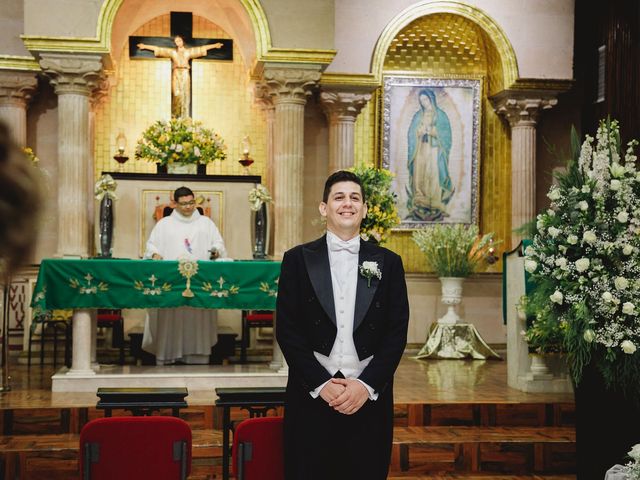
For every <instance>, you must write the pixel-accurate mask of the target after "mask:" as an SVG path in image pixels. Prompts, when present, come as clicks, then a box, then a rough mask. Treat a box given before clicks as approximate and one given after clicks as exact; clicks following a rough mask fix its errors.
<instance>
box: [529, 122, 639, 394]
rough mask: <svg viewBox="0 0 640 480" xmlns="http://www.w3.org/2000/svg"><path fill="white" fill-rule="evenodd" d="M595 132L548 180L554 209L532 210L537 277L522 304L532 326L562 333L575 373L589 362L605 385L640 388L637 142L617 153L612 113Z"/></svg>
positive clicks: (531, 270)
mask: <svg viewBox="0 0 640 480" xmlns="http://www.w3.org/2000/svg"><path fill="white" fill-rule="evenodd" d="M596 138H597V141H596V142H595V144H594V139H593V138H591V137H589V136H586V140H585V141H584V143H583V144H582V147H581V149H580V154H579V158H577V161H575V162H573V163H572V164H570V165H569V169H568V171H567V172H566V173H564V174H561V175H559V176H558V185H556V186H553V187H551V189H550V191H549V194H548V197H549V199H550V200H551V205H550V208H549V210H550V211H552V212H553V214H550V213H549V211H546V212H543V213H541V214H540V215H538V217H537V222H536V226H537V232H536V234H535V236H534V239H533V244H532V246H531V247H530V248H528V249H527V250H526V252H525V255H526V257H525V261H524V265H525V269H526V270H527V272H529V273H530V274H531V276H532V280H533V281H534V283H535V285H536V288H535V292H534V293H533V294H532V295H531V297H530V298H529V301H528V302H527V312H528V313H529V314H530V315H532V316H535V317H534V318H535V320H534V321H533V324H532V325H530V328H531V329H537V331H538V332H540V331H544V330H545V329H546V334H548V338H552V337H554V335H555V336H556V338H561V341H562V344H563V346H564V347H563V349H564V350H565V351H566V352H567V353H568V355H569V362H570V367H571V370H572V373H573V375H574V378H575V380H576V381H579V380H580V378H581V374H582V369H583V367H584V366H585V365H587V364H589V363H592V364H595V365H597V366H598V368H599V370H600V371H601V372H602V374H603V376H604V378H605V380H606V381H607V383H608V385H609V386H617V387H621V388H623V389H625V391H626V392H627V393H631V394H632V395H633V394H634V392H636V393H640V387H639V384H640V354H638V353H636V349H637V346H638V345H640V316H639V315H638V312H637V309H636V305H639V304H640V303H639V302H640V254H639V252H640V172H639V171H638V170H637V169H636V159H637V158H636V156H635V154H634V148H635V146H636V145H637V143H638V142H636V141H635V140H634V141H631V142H629V144H628V147H627V150H626V153H625V155H624V159H622V158H621V155H620V154H619V153H618V152H619V151H620V150H619V148H620V145H619V142H620V140H619V138H620V137H619V127H618V123H617V122H616V121H610V122H609V121H607V122H601V124H600V127H599V129H598V133H597V136H596ZM574 144H575V142H574ZM576 157H577V155H576ZM621 162H622V163H621ZM541 338H544V335H543V336H542V337H541ZM537 347H542V349H544V345H538V346H537Z"/></svg>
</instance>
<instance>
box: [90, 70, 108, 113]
mask: <svg viewBox="0 0 640 480" xmlns="http://www.w3.org/2000/svg"><path fill="white" fill-rule="evenodd" d="M112 86H113V83H112V77H110V76H108V75H104V76H102V77H101V78H99V79H98V80H97V81H96V85H95V87H94V88H93V90H91V96H90V97H89V103H90V104H91V108H92V109H96V108H97V107H98V106H99V105H100V104H101V103H104V101H105V100H106V99H107V98H109V90H110V89H111V87H112Z"/></svg>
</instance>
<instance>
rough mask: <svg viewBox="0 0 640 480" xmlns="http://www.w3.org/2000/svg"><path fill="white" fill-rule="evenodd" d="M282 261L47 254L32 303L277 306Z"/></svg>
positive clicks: (59, 306) (63, 305) (69, 305)
mask: <svg viewBox="0 0 640 480" xmlns="http://www.w3.org/2000/svg"><path fill="white" fill-rule="evenodd" d="M279 277H280V262H271V261H234V262H208V261H199V262H195V261H175V260H174V261H169V260H160V261H157V260H128V259H89V260H70V259H46V260H43V261H42V264H41V265H40V272H39V273H38V281H37V283H36V287H35V291H34V293H33V300H32V302H31V306H32V307H34V309H35V310H36V312H38V311H45V310H53V309H68V308H173V307H182V306H190V307H199V308H217V309H238V310H275V307H276V295H277V293H278V279H279Z"/></svg>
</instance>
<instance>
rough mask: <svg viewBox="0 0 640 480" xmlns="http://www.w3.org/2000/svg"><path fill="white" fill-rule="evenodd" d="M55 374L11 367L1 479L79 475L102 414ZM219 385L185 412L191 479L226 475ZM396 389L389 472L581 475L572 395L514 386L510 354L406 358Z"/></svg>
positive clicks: (193, 394) (544, 479) (193, 399)
mask: <svg viewBox="0 0 640 480" xmlns="http://www.w3.org/2000/svg"><path fill="white" fill-rule="evenodd" d="M501 353H502V352H501ZM176 368H184V369H185V371H187V369H188V368H189V367H188V366H184V367H176ZM53 371H54V370H53V368H52V367H50V366H45V367H40V366H33V367H31V369H30V370H29V369H27V367H26V366H22V365H13V364H12V365H11V366H10V375H11V377H12V378H11V382H10V384H11V388H12V389H11V391H9V392H6V393H2V394H0V411H1V412H2V416H1V417H0V428H2V431H3V433H4V434H5V435H4V437H3V438H2V439H1V440H0V455H1V456H2V458H3V468H4V470H3V471H2V472H0V473H6V472H8V473H9V474H10V475H9V476H7V475H1V474H0V478H7V479H9V478H12V479H14V478H20V479H31V480H36V479H41V478H42V479H45V478H46V479H47V480H62V479H65V480H75V479H78V478H79V477H78V474H77V471H76V468H77V463H76V462H77V445H78V433H79V430H80V428H81V426H82V425H83V424H84V423H85V422H86V421H88V420H91V419H92V418H97V417H99V416H102V412H101V411H98V410H96V409H95V405H96V402H97V397H96V396H95V394H93V393H52V392H51V378H50V377H51V375H52V374H53ZM214 388H215V386H214V385H212V388H211V389H210V390H203V391H190V392H189V396H188V397H187V402H188V404H189V408H188V409H186V410H183V411H182V412H181V416H182V417H183V418H184V419H185V420H187V421H188V422H189V423H190V425H191V427H192V429H193V430H194V453H193V455H194V457H193V471H192V475H191V476H190V477H189V478H190V479H192V480H195V479H200V480H204V479H209V480H210V479H213V478H216V479H218V478H221V476H220V472H221V467H220V464H221V448H220V447H221V435H220V426H221V416H220V412H219V411H217V409H215V407H214V401H215V393H214ZM394 393H395V417H396V418H395V425H396V428H395V431H394V446H393V455H392V465H391V472H390V476H389V478H390V479H397V480H400V479H403V480H411V479H415V480H417V479H427V478H429V479H445V478H447V479H452V478H457V479H467V478H469V479H471V478H473V479H475V480H488V479H496V480H500V479H504V480H519V479H522V480H524V479H531V480H533V479H540V480H569V479H575V475H574V473H573V472H575V429H574V425H575V419H574V403H573V402H574V400H573V395H571V394H531V393H524V392H520V391H517V390H514V389H511V388H509V387H508V386H507V363H506V361H474V360H468V361H462V360H426V361H424V360H415V359H412V358H410V357H408V356H407V357H405V358H403V360H402V362H401V363H400V366H399V368H398V371H397V373H396V376H395V381H394ZM232 416H233V418H235V419H237V420H241V419H242V418H244V417H245V416H246V413H245V412H242V411H240V410H237V411H234V412H233V413H232ZM7 468H8V469H9V470H7Z"/></svg>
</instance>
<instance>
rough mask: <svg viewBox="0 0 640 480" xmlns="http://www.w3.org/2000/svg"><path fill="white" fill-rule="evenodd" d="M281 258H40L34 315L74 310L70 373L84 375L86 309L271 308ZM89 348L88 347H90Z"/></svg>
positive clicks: (88, 335)
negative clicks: (197, 259)
mask: <svg viewBox="0 0 640 480" xmlns="http://www.w3.org/2000/svg"><path fill="white" fill-rule="evenodd" d="M279 277H280V262H273V261H250V260H247V261H230V262H222V261H215V262H214V261H198V262H195V261H177V260H129V259H87V260H79V259H45V260H43V261H42V263H41V265H40V271H39V273H38V280H37V282H36V286H35V290H34V292H33V300H32V304H31V305H32V307H33V308H34V315H37V314H38V312H43V311H46V310H54V309H74V314H73V347H72V351H73V357H72V364H71V369H70V370H69V372H68V374H69V375H74V374H77V375H80V374H81V375H86V374H91V372H93V370H92V368H91V357H92V353H94V354H95V335H93V340H92V328H93V330H95V325H93V326H92V323H94V322H92V318H91V312H90V310H93V309H98V308H111V309H116V308H117V309H120V308H175V307H182V306H189V307H196V308H216V309H237V310H275V304H276V296H277V293H278V279H279ZM92 350H93V352H92Z"/></svg>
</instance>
